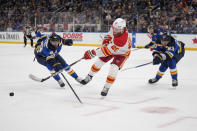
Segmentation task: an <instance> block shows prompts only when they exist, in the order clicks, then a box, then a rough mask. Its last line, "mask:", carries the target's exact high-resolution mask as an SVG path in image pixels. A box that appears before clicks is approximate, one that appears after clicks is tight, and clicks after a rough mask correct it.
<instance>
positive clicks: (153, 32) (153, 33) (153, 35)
mask: <svg viewBox="0 0 197 131" xmlns="http://www.w3.org/2000/svg"><path fill="white" fill-rule="evenodd" d="M148 33H149V35H148V36H149V38H150V39H151V42H150V43H149V44H147V45H145V47H144V48H146V49H148V48H150V47H151V46H152V45H155V44H157V46H162V45H160V44H161V35H163V31H162V30H160V29H154V27H153V25H150V26H149V27H148Z"/></svg>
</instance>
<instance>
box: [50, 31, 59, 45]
mask: <svg viewBox="0 0 197 131" xmlns="http://www.w3.org/2000/svg"><path fill="white" fill-rule="evenodd" d="M49 40H50V42H52V43H54V42H60V38H59V36H58V35H57V34H56V33H53V34H51V36H50V37H49Z"/></svg>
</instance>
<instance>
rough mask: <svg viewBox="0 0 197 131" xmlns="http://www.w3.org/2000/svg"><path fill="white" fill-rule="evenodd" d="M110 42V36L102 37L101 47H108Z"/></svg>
mask: <svg viewBox="0 0 197 131" xmlns="http://www.w3.org/2000/svg"><path fill="white" fill-rule="evenodd" d="M111 40H112V37H111V36H110V35H106V36H105V37H104V40H103V43H102V45H108V44H109V43H110V41H111Z"/></svg>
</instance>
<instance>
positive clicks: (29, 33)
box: [23, 24, 33, 47]
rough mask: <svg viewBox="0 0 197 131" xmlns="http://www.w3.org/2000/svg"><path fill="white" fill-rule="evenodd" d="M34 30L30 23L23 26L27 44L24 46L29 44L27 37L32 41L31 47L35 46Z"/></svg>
mask: <svg viewBox="0 0 197 131" xmlns="http://www.w3.org/2000/svg"><path fill="white" fill-rule="evenodd" d="M32 31H33V29H32V28H31V26H30V25H29V24H27V25H26V26H25V27H24V28H23V32H24V44H25V45H24V47H26V45H27V38H28V39H30V41H31V47H33V37H32Z"/></svg>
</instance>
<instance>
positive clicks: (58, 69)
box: [54, 63, 63, 72]
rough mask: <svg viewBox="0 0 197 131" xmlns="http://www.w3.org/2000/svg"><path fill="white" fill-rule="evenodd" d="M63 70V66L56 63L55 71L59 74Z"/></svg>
mask: <svg viewBox="0 0 197 131" xmlns="http://www.w3.org/2000/svg"><path fill="white" fill-rule="evenodd" d="M62 69H63V67H62V65H61V64H60V63H56V64H55V65H54V70H55V71H56V72H58V71H60V70H62Z"/></svg>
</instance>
